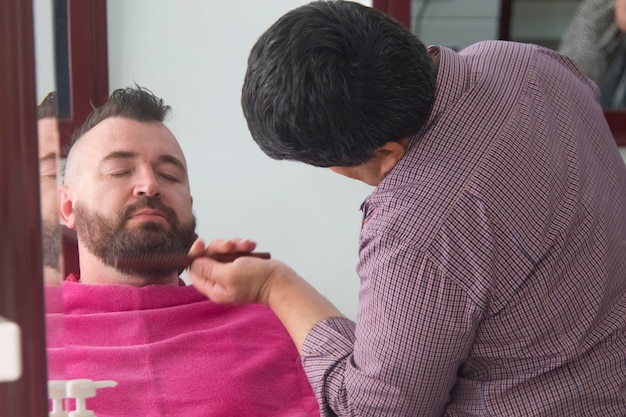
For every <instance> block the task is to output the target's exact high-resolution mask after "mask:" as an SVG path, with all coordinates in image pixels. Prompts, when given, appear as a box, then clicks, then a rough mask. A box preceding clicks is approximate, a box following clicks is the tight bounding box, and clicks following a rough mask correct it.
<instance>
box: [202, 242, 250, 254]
mask: <svg viewBox="0 0 626 417" xmlns="http://www.w3.org/2000/svg"><path fill="white" fill-rule="evenodd" d="M255 248H256V242H254V241H252V240H250V239H229V240H219V239H218V240H214V241H212V242H210V243H209V244H208V245H207V246H206V253H207V254H209V255H210V254H214V253H227V252H252V251H253V250H254V249H255Z"/></svg>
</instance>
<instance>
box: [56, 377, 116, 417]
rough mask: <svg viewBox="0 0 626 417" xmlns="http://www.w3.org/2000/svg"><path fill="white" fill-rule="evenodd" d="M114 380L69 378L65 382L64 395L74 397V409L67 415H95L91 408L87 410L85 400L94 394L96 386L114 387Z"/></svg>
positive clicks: (76, 416)
mask: <svg viewBox="0 0 626 417" xmlns="http://www.w3.org/2000/svg"><path fill="white" fill-rule="evenodd" d="M116 385H117V382H115V381H93V380H91V379H71V380H69V381H67V382H66V383H65V389H66V395H67V396H68V397H70V398H74V399H76V409H75V410H74V411H70V413H69V417H95V414H94V412H93V411H91V410H87V406H86V404H85V400H86V399H87V398H90V397H95V396H96V390H97V389H98V388H106V387H114V386H116Z"/></svg>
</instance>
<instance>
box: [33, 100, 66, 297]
mask: <svg viewBox="0 0 626 417" xmlns="http://www.w3.org/2000/svg"><path fill="white" fill-rule="evenodd" d="M37 119H38V121H37V134H38V142H39V175H40V178H39V191H40V200H41V231H42V239H41V240H42V245H43V251H42V253H43V265H44V283H45V284H46V285H58V284H59V283H60V282H61V281H62V279H63V271H62V265H63V263H62V254H61V236H60V233H59V230H60V226H59V212H58V206H59V204H58V182H57V178H58V173H57V167H58V166H59V164H58V161H59V129H58V122H57V104H56V93H55V92H51V93H49V94H48V95H47V96H46V97H45V98H44V99H43V101H42V102H41V103H40V104H39V106H38V107H37Z"/></svg>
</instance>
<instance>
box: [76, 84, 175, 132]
mask: <svg viewBox="0 0 626 417" xmlns="http://www.w3.org/2000/svg"><path fill="white" fill-rule="evenodd" d="M169 111H170V106H168V105H166V104H164V103H163V99H161V98H159V97H157V96H155V95H154V93H152V91H150V90H148V89H147V88H143V87H140V86H138V85H137V84H135V86H134V87H126V88H120V89H117V90H115V91H113V92H112V93H111V95H110V96H109V98H108V99H107V101H106V103H104V104H103V105H101V106H100V107H97V108H94V109H93V111H92V112H91V114H90V115H89V116H88V117H87V119H86V120H85V121H84V122H83V124H82V125H81V127H80V128H78V129H77V130H76V132H74V134H73V135H72V142H75V141H76V140H78V139H79V138H80V137H81V136H83V135H84V134H85V133H87V131H89V130H90V129H91V128H93V127H94V126H95V125H97V124H98V123H100V122H101V121H103V120H104V119H107V118H109V117H125V118H127V119H132V120H137V121H140V122H163V121H164V120H165V117H166V116H167V114H168V113H169Z"/></svg>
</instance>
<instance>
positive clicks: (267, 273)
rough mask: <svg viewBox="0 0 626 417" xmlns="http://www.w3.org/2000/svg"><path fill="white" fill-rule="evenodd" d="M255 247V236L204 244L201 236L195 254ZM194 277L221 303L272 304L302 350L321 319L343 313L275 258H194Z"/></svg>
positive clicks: (191, 272)
mask: <svg viewBox="0 0 626 417" xmlns="http://www.w3.org/2000/svg"><path fill="white" fill-rule="evenodd" d="M255 246H256V244H255V243H254V242H252V241H250V240H227V241H214V242H211V243H210V244H209V245H208V246H207V247H206V248H205V247H204V245H203V243H202V242H201V241H197V242H196V243H194V245H193V247H192V248H191V251H190V254H191V255H195V254H201V253H203V252H206V253H207V254H214V253H227V252H233V251H234V252H239V251H243V252H249V251H252V250H254V248H255ZM189 278H190V279H191V283H192V284H193V285H194V286H195V287H196V288H197V289H198V291H200V292H202V293H203V294H205V295H206V296H207V297H208V298H210V299H211V300H212V301H214V302H216V303H227V304H235V305H237V304H252V303H261V304H267V305H268V306H269V307H270V308H271V309H272V310H273V311H274V314H276V316H277V317H278V318H279V320H280V321H281V322H282V323H283V326H285V328H286V329H287V331H288V332H289V334H290V335H291V338H292V339H293V341H294V343H295V345H296V347H297V348H298V350H300V349H301V348H302V344H303V343H304V339H305V338H306V336H307V334H308V333H309V331H310V330H311V329H312V328H313V326H315V325H316V324H317V323H318V322H320V321H322V320H324V319H326V318H328V317H338V316H343V315H342V314H341V312H340V311H339V310H337V309H336V308H335V307H334V306H333V305H332V304H331V303H330V302H329V301H328V300H326V299H325V298H324V297H323V296H322V295H321V294H320V293H319V292H317V291H316V290H315V289H314V288H313V287H312V286H311V285H309V284H308V283H307V282H306V281H305V280H304V279H303V278H301V277H300V276H299V275H298V274H296V272H295V271H293V270H292V269H291V268H289V267H288V266H287V265H285V264H284V263H282V262H280V261H276V260H261V259H257V258H253V257H241V258H238V259H236V260H235V261H234V262H232V263H220V262H217V261H214V260H212V259H210V258H208V257H201V258H198V259H196V260H195V261H194V262H193V263H192V265H191V267H190V269H189Z"/></svg>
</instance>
